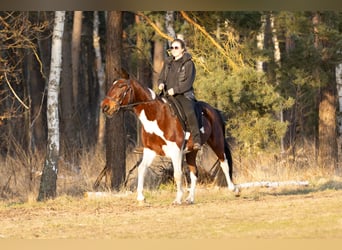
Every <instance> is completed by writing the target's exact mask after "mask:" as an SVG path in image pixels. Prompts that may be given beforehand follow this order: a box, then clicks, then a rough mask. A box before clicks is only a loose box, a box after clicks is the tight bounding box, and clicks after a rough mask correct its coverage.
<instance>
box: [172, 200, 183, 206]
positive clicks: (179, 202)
mask: <svg viewBox="0 0 342 250" xmlns="http://www.w3.org/2000/svg"><path fill="white" fill-rule="evenodd" d="M172 205H174V206H177V205H182V202H181V201H177V200H174V201H173V202H172Z"/></svg>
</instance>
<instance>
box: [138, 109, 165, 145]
mask: <svg viewBox="0 0 342 250" xmlns="http://www.w3.org/2000/svg"><path fill="white" fill-rule="evenodd" d="M139 120H140V121H141V123H142V125H143V126H144V129H145V130H146V132H148V133H150V134H153V133H154V134H156V135H158V136H160V137H161V138H163V139H164V140H165V138H164V132H163V131H162V130H161V129H160V128H159V126H158V123H157V121H156V120H154V121H150V120H148V119H147V117H146V114H145V110H142V111H141V113H140V115H139Z"/></svg>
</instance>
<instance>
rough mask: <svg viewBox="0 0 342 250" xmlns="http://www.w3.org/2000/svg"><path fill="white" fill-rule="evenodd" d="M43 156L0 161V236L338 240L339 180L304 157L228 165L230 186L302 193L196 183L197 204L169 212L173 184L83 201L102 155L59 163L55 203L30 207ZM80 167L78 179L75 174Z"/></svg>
mask: <svg viewBox="0 0 342 250" xmlns="http://www.w3.org/2000/svg"><path fill="white" fill-rule="evenodd" d="M43 159H44V158H43V157H41V156H30V157H29V160H28V159H26V160H25V159H15V158H11V157H7V158H6V159H5V160H2V161H0V175H1V176H2V178H1V180H0V194H1V196H0V198H1V200H0V218H1V228H0V238H5V239H33V238H39V239H61V238H67V239H225V238H226V239H227V238H229V239H235V238H251V239H260V238H262V239H284V238H285V239H293V238H294V239H298V238H305V239H316V238H320V239H322V238H342V217H341V204H342V178H341V175H340V173H338V172H331V171H327V170H321V169H318V168H317V167H315V165H314V161H313V160H312V158H310V153H307V154H304V153H303V155H302V156H301V158H297V159H296V161H294V160H293V159H290V158H286V159H277V158H276V157H274V156H273V157H269V156H266V155H259V156H253V157H250V158H249V159H247V158H244V159H243V160H241V161H239V160H237V159H235V170H236V171H235V181H236V183H243V182H251V181H287V180H307V181H309V183H310V185H309V186H305V187H296V186H292V187H284V188H274V189H271V188H250V189H244V190H242V194H241V197H238V198H237V197H235V196H233V195H232V194H229V193H227V190H226V189H225V188H218V187H214V186H212V185H199V187H198V189H197V194H196V203H195V204H194V205H190V206H186V205H181V206H172V205H171V202H172V200H173V199H174V196H175V190H174V186H173V185H172V184H169V185H168V184H166V185H163V186H161V187H160V188H159V189H158V190H154V191H146V199H147V202H148V203H147V204H146V205H145V206H138V204H137V203H136V201H135V198H136V195H135V193H131V192H126V191H124V190H123V191H122V192H120V193H113V194H112V196H110V197H106V198H97V199H90V198H84V196H83V194H84V192H85V191H92V185H93V183H94V181H95V179H96V177H97V175H98V174H99V172H100V171H101V170H102V168H103V166H104V155H103V151H101V150H97V151H94V152H91V153H85V154H84V155H83V156H82V158H81V161H80V165H79V166H71V165H70V164H67V163H66V162H64V161H61V162H60V165H59V169H60V173H59V176H58V190H57V191H58V197H57V198H56V199H55V200H49V201H46V202H36V197H37V192H38V188H39V175H37V173H38V172H39V171H40V169H41V167H42V166H43ZM78 168H80V169H81V171H80V173H77V169H78Z"/></svg>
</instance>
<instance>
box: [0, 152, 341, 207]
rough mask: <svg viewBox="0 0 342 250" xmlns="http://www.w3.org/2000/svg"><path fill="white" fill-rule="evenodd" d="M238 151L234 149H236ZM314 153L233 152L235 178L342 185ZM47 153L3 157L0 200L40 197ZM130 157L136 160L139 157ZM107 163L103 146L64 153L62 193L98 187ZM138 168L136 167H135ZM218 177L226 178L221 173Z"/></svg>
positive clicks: (238, 180) (206, 183) (338, 176)
mask: <svg viewBox="0 0 342 250" xmlns="http://www.w3.org/2000/svg"><path fill="white" fill-rule="evenodd" d="M233 152H234V150H233ZM314 155H315V154H314V153H313V152H312V150H310V148H309V149H301V150H300V151H298V152H297V153H296V156H295V157H294V156H293V155H282V156H279V155H277V154H265V153H260V154H257V155H253V156H252V155H250V156H243V157H242V156H237V155H236V153H235V154H234V153H233V160H234V176H233V177H234V182H235V183H237V184H241V183H246V182H261V181H270V182H282V181H289V180H291V181H292V180H293V181H308V182H309V183H310V184H311V185H321V186H322V185H327V186H329V185H330V186H331V187H332V188H334V187H336V186H337V188H338V189H340V188H341V187H340V186H341V171H340V168H338V169H335V170H328V169H322V168H319V167H317V165H316V161H315V158H314ZM44 159H45V155H42V154H39V153H35V154H25V153H24V152H18V156H6V157H2V158H0V176H1V178H0V200H3V201H19V202H30V201H35V200H36V198H37V197H38V191H39V185H40V177H41V172H42V169H43V166H44ZM131 162H132V163H130V161H128V163H129V164H133V162H135V161H131ZM104 166H105V154H104V150H103V149H94V150H90V151H87V152H86V151H84V152H83V153H82V154H81V155H80V157H79V163H78V164H74V163H70V162H67V161H66V160H64V159H63V157H61V159H60V161H59V166H58V168H59V173H58V179H57V194H58V196H63V195H68V196H69V195H70V196H75V197H81V196H83V195H84V193H85V192H87V191H94V190H93V184H94V182H95V180H96V178H97V177H98V175H99V173H100V172H101V170H102V169H103V168H104ZM135 171H136V169H135ZM200 177H201V178H202V179H201V178H200V179H199V185H202V186H205V187H209V188H211V187H212V185H214V184H213V183H212V182H210V181H208V179H207V178H205V177H203V176H200ZM216 179H222V176H218V177H217V178H216ZM159 189H160V190H172V191H173V190H174V184H173V183H172V182H168V183H164V184H162V185H161V186H160V187H159Z"/></svg>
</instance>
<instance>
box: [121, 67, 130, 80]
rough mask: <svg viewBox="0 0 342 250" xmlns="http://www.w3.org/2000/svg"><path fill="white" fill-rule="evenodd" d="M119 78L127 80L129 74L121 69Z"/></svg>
mask: <svg viewBox="0 0 342 250" xmlns="http://www.w3.org/2000/svg"><path fill="white" fill-rule="evenodd" d="M120 76H121V77H122V78H123V79H126V80H128V79H129V74H128V72H127V71H126V70H125V69H124V68H121V72H120Z"/></svg>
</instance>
